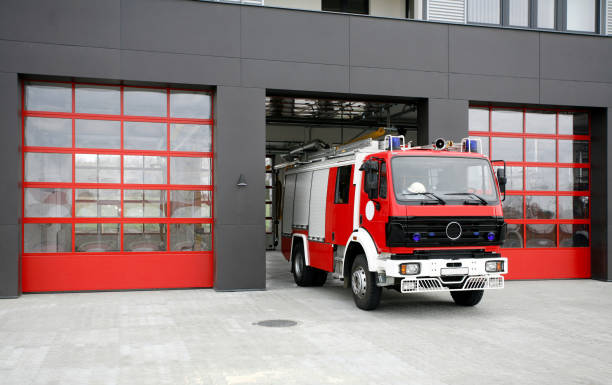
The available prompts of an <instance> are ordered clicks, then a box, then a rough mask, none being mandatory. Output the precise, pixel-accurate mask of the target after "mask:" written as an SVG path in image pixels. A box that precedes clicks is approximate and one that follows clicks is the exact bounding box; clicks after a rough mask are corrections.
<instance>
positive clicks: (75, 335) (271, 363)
mask: <svg viewBox="0 0 612 385" xmlns="http://www.w3.org/2000/svg"><path fill="white" fill-rule="evenodd" d="M288 268H289V266H288V264H287V262H285V261H284V259H282V256H281V255H280V253H278V252H272V253H269V254H268V289H267V290H266V291H252V292H234V293H221V292H215V291H214V290H211V289H203V290H163V291H134V292H104V293H64V294H30V295H24V296H22V297H21V298H19V299H16V300H0V383H1V384H3V385H8V384H19V385H25V384H62V385H63V384H79V385H84V384H130V385H133V384H173V385H176V384H351V385H353V384H375V385H380V384H449V385H451V384H452V385H457V384H610V383H612V283H604V282H598V281H592V280H557V281H515V282H507V284H506V288H505V289H504V290H499V291H489V292H487V293H485V297H484V299H483V301H482V302H481V303H480V304H479V305H478V306H477V307H475V308H462V307H458V306H455V305H454V303H453V302H452V300H451V298H450V295H448V294H445V293H435V294H428V295H421V294H415V295H410V296H407V295H400V294H398V293H396V292H394V291H387V290H385V291H384V292H383V299H382V302H381V306H380V307H379V309H378V310H375V311H372V312H365V311H362V310H359V309H357V308H356V307H355V305H354V304H353V301H352V298H351V294H350V292H349V290H348V289H343V288H342V286H341V284H340V282H339V281H330V282H328V283H327V284H326V285H325V286H324V287H322V288H299V287H297V286H295V284H294V283H293V280H292V277H291V275H290V274H289V272H288ZM279 319H282V320H291V321H295V322H296V323H297V324H296V325H295V326H288V327H264V326H258V325H256V323H257V322H259V321H264V320H279Z"/></svg>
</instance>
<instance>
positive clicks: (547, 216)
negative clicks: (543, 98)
mask: <svg viewBox="0 0 612 385" xmlns="http://www.w3.org/2000/svg"><path fill="white" fill-rule="evenodd" d="M469 116H470V119H469V125H470V136H471V137H473V138H478V139H480V140H481V142H482V146H483V149H484V150H486V151H485V154H486V155H488V156H489V157H490V158H491V159H492V160H505V161H506V162H507V164H506V176H507V178H508V183H507V185H506V189H507V191H506V199H505V201H504V202H503V209H504V219H505V221H506V223H507V224H508V231H507V234H506V240H505V242H504V245H503V247H504V249H503V251H502V254H503V255H504V256H508V257H509V258H510V259H509V265H510V269H509V271H510V273H509V274H508V277H509V278H510V279H533V278H539V279H542V278H586V277H589V276H590V238H591V237H590V229H591V226H590V225H591V214H590V213H591V208H590V196H591V190H590V189H591V184H590V174H591V173H590V168H591V163H590V158H591V157H590V139H591V138H590V133H591V119H590V113H589V112H588V111H580V110H568V109H538V108H521V107H492V106H482V107H480V106H471V107H470V112H469ZM494 166H495V168H501V167H503V163H501V162H498V163H495V164H494Z"/></svg>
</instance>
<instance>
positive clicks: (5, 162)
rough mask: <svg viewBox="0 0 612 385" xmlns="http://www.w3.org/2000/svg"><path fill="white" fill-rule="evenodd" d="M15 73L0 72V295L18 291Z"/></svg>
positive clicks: (18, 134)
mask: <svg viewBox="0 0 612 385" xmlns="http://www.w3.org/2000/svg"><path fill="white" fill-rule="evenodd" d="M20 100H21V92H20V91H19V78H18V76H17V74H16V73H3V72H0V164H2V183H0V197H2V209H1V210H0V245H2V251H1V252H0V298H15V297H18V296H19V295H21V268H20V267H21V261H20V257H19V256H20V254H21V253H20V248H21V152H20V142H21V124H20V115H19V110H20V107H21V102H20Z"/></svg>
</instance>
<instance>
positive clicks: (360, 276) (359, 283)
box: [351, 254, 382, 310]
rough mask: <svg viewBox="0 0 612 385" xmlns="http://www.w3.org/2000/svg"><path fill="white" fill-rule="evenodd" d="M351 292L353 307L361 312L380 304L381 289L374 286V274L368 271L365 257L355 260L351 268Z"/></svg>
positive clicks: (359, 256) (360, 256)
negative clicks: (355, 306) (353, 301)
mask: <svg viewBox="0 0 612 385" xmlns="http://www.w3.org/2000/svg"><path fill="white" fill-rule="evenodd" d="M351 290H352V291H353V299H354V300H355V305H357V307H358V308H360V309H363V310H373V309H376V308H377V307H378V304H380V295H381V292H382V288H380V287H378V286H376V273H372V272H370V271H369V270H368V261H367V259H366V257H365V255H363V254H360V255H358V256H357V257H356V258H355V261H354V262H353V267H352V268H351Z"/></svg>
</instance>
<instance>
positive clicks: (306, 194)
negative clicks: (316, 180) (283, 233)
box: [293, 171, 312, 229]
mask: <svg viewBox="0 0 612 385" xmlns="http://www.w3.org/2000/svg"><path fill="white" fill-rule="evenodd" d="M311 183H312V171H306V172H302V173H299V174H297V178H296V182H295V202H294V204H293V227H297V228H301V229H306V228H308V213H309V211H310V187H311Z"/></svg>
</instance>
